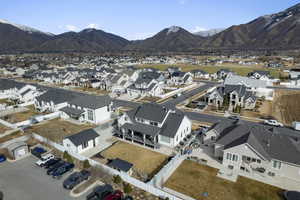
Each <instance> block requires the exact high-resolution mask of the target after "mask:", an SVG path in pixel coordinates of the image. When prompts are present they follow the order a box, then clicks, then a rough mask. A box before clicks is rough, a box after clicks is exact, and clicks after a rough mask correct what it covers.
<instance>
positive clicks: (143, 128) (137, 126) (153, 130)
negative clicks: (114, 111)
mask: <svg viewBox="0 0 300 200" xmlns="http://www.w3.org/2000/svg"><path fill="white" fill-rule="evenodd" d="M121 128H124V129H126V130H133V131H136V132H139V133H143V134H146V135H151V136H156V135H158V133H159V131H160V128H158V127H156V126H151V125H147V124H141V123H138V122H136V123H134V124H130V123H125V124H124V125H123V126H122V127H121Z"/></svg>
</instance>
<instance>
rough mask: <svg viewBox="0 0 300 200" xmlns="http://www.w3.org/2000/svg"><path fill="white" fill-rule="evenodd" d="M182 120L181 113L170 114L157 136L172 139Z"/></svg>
mask: <svg viewBox="0 0 300 200" xmlns="http://www.w3.org/2000/svg"><path fill="white" fill-rule="evenodd" d="M183 118H184V114H183V113H170V114H169V116H168V118H167V120H166V122H165V123H164V125H163V126H162V129H161V132H160V133H159V134H160V135H163V136H167V137H170V138H174V137H175V134H176V132H177V130H178V128H179V126H180V124H181V122H182V120H183Z"/></svg>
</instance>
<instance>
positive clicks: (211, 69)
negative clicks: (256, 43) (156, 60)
mask: <svg viewBox="0 0 300 200" xmlns="http://www.w3.org/2000/svg"><path fill="white" fill-rule="evenodd" d="M170 66H171V65H162V64H158V65H155V64H151V65H150V64H149V65H138V66H137V67H139V68H147V67H152V68H155V69H158V70H162V71H165V70H166V69H167V68H168V67H170ZM172 66H178V67H181V69H182V71H184V72H188V71H191V70H194V69H201V70H203V71H206V72H208V73H211V74H212V73H215V72H217V71H219V70H220V69H229V70H232V71H234V72H236V73H237V74H238V75H241V76H246V75H247V74H248V73H249V72H252V71H254V70H264V71H270V73H271V76H273V77H275V78H279V74H280V70H278V69H270V68H265V67H262V66H244V65H237V64H223V65H218V66H206V65H205V66H202V65H183V64H178V65H172Z"/></svg>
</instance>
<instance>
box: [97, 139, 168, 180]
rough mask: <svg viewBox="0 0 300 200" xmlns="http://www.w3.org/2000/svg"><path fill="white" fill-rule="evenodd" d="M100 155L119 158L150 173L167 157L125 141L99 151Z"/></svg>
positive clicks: (159, 166)
mask: <svg viewBox="0 0 300 200" xmlns="http://www.w3.org/2000/svg"><path fill="white" fill-rule="evenodd" d="M101 155H102V156H103V157H105V158H108V159H114V158H120V159H123V160H126V161H128V162H130V163H132V164H133V165H134V168H135V169H137V170H139V171H141V172H143V173H146V174H148V175H150V176H151V175H152V174H153V172H156V171H157V170H159V169H160V168H161V167H162V166H161V165H162V164H163V163H164V162H165V161H166V160H167V159H168V157H167V156H166V155H163V154H160V153H157V152H154V151H151V150H148V149H145V148H142V147H138V146H137V145H134V144H129V143H126V142H118V143H115V144H114V145H113V146H111V147H110V148H108V149H107V150H105V151H103V152H101Z"/></svg>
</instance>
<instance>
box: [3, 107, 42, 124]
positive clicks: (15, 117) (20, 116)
mask: <svg viewBox="0 0 300 200" xmlns="http://www.w3.org/2000/svg"><path fill="white" fill-rule="evenodd" d="M27 108H28V110H27V111H24V112H19V113H14V114H11V115H6V116H4V117H2V119H3V120H5V121H7V122H10V123H18V122H22V121H25V120H28V119H30V117H32V116H34V115H39V114H40V113H38V112H36V110H35V109H34V107H33V106H27Z"/></svg>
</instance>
